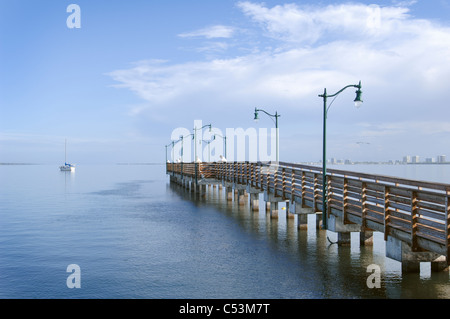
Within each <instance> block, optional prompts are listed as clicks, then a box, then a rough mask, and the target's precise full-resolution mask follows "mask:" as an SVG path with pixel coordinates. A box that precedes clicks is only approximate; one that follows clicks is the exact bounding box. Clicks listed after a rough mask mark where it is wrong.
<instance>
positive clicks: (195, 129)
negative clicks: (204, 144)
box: [194, 124, 211, 162]
mask: <svg viewBox="0 0 450 319" xmlns="http://www.w3.org/2000/svg"><path fill="white" fill-rule="evenodd" d="M205 127H209V132H210V133H211V124H207V125H203V126H202V127H201V128H196V127H194V144H195V145H194V149H195V151H194V153H195V158H194V162H197V130H202V129H204V128H205Z"/></svg>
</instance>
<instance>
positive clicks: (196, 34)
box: [178, 25, 235, 39]
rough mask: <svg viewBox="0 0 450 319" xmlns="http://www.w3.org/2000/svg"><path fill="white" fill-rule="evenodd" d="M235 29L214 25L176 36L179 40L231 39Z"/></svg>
mask: <svg viewBox="0 0 450 319" xmlns="http://www.w3.org/2000/svg"><path fill="white" fill-rule="evenodd" d="M234 31H235V29H234V28H233V27H230V26H226V25H214V26H210V27H206V28H203V29H199V30H195V31H191V32H185V33H181V34H179V35H178V36H179V37H181V38H206V39H214V38H231V37H232V36H233V33H234Z"/></svg>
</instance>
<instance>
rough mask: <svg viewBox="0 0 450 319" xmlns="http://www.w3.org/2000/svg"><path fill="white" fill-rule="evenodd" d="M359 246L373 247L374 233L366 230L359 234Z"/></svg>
mask: <svg viewBox="0 0 450 319" xmlns="http://www.w3.org/2000/svg"><path fill="white" fill-rule="evenodd" d="M359 244H360V245H361V246H373V231H371V230H365V231H362V232H360V233H359Z"/></svg>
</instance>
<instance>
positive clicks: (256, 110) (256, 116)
mask: <svg viewBox="0 0 450 319" xmlns="http://www.w3.org/2000/svg"><path fill="white" fill-rule="evenodd" d="M253 120H254V121H255V122H258V121H259V117H258V109H257V108H256V107H255V118H254V119H253Z"/></svg>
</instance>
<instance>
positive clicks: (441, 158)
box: [436, 155, 446, 163]
mask: <svg viewBox="0 0 450 319" xmlns="http://www.w3.org/2000/svg"><path fill="white" fill-rule="evenodd" d="M436 160H437V162H438V163H445V161H446V159H445V155H439V156H438V157H437V158H436Z"/></svg>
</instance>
